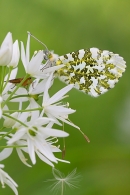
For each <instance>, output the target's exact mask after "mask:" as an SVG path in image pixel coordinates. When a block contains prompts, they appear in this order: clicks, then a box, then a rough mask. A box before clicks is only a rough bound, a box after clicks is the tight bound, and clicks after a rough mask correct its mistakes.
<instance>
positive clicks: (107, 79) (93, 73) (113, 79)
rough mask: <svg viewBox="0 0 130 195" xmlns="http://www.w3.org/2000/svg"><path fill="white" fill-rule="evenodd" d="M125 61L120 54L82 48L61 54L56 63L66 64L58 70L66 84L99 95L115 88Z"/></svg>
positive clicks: (123, 69)
mask: <svg viewBox="0 0 130 195" xmlns="http://www.w3.org/2000/svg"><path fill="white" fill-rule="evenodd" d="M125 63H126V62H125V61H124V59H123V58H122V57H120V56H119V55H118V54H114V53H113V52H109V51H107V50H103V51H101V50H99V49H98V48H90V49H81V50H78V51H76V52H72V53H68V54H66V55H63V56H60V57H59V58H58V60H57V61H56V65H61V64H64V65H65V66H64V67H63V68H62V69H59V70H58V71H57V74H58V77H59V78H60V80H61V81H63V82H65V83H66V84H72V83H73V84H74V87H75V88H76V89H78V90H80V91H82V92H84V93H87V94H89V95H91V96H94V97H97V96H99V95H101V94H103V93H105V92H107V91H108V90H109V89H111V88H113V87H114V86H115V84H116V83H117V82H118V80H119V78H120V77H122V73H123V72H124V71H125V68H126V65H125Z"/></svg>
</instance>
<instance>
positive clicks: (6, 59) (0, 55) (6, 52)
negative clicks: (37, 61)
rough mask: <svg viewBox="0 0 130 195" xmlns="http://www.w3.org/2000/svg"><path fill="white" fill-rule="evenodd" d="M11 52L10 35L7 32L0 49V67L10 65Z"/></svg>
mask: <svg viewBox="0 0 130 195" xmlns="http://www.w3.org/2000/svg"><path fill="white" fill-rule="evenodd" d="M12 52H13V40H12V34H11V33H10V32H9V33H8V34H7V35H6V37H5V39H4V41H3V43H2V45H1V48H0V65H7V64H8V63H10V61H11V58H12Z"/></svg>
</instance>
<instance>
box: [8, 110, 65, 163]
mask: <svg viewBox="0 0 130 195" xmlns="http://www.w3.org/2000/svg"><path fill="white" fill-rule="evenodd" d="M36 114H37V113H35V114H34V113H32V116H31V120H30V122H28V121H26V120H25V119H26V117H25V113H22V114H21V115H23V116H21V117H20V119H21V120H22V119H23V121H22V122H24V124H25V126H21V127H19V129H18V130H17V132H16V133H15V134H14V135H13V136H12V138H10V139H9V141H8V142H7V143H8V144H9V145H11V144H13V143H15V142H17V143H18V141H21V140H24V141H25V142H26V145H27V152H28V154H29V156H30V159H31V161H32V163H33V164H35V163H36V157H35V153H36V154H37V155H38V156H39V158H40V159H41V160H43V161H44V162H46V163H47V164H49V165H51V166H53V164H52V163H51V162H55V163H57V160H58V159H57V158H56V157H55V156H54V154H53V152H55V151H57V152H59V151H60V150H59V149H58V148H57V149H56V146H53V145H52V144H51V142H50V141H48V139H49V138H50V137H66V136H68V133H66V132H64V131H60V130H57V129H52V128H50V127H47V126H45V125H46V124H48V123H49V122H50V121H51V122H53V120H52V119H49V118H46V117H41V118H37V119H36ZM33 115H35V117H34V116H33ZM34 118H35V120H34ZM44 126H45V127H44ZM15 128H16V125H15ZM54 147H55V151H54V149H53V148H54Z"/></svg>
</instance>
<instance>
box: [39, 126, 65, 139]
mask: <svg viewBox="0 0 130 195" xmlns="http://www.w3.org/2000/svg"><path fill="white" fill-rule="evenodd" d="M39 129H40V130H42V132H44V133H45V134H46V135H48V136H54V137H67V136H69V134H68V133H66V132H65V131H61V130H57V129H52V128H42V127H41V128H39Z"/></svg>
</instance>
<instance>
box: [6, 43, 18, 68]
mask: <svg viewBox="0 0 130 195" xmlns="http://www.w3.org/2000/svg"><path fill="white" fill-rule="evenodd" d="M19 57H20V51H19V44H18V40H16V41H15V42H14V44H13V54H12V59H11V62H10V63H9V64H8V66H9V67H13V68H15V67H16V66H17V65H18V62H19Z"/></svg>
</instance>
